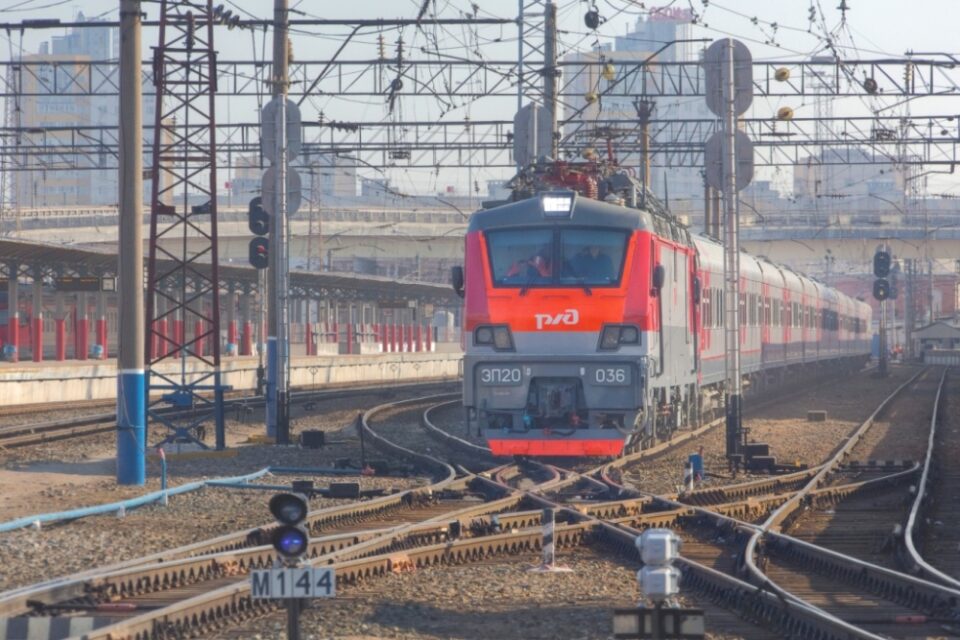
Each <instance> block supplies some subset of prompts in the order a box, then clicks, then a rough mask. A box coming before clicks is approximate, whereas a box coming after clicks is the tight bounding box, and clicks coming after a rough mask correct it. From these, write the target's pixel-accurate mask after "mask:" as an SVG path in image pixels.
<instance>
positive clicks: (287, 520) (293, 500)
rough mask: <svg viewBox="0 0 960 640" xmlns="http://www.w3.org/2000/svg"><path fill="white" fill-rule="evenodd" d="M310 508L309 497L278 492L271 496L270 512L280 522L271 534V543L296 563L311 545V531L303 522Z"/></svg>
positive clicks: (278, 552) (289, 560)
mask: <svg viewBox="0 0 960 640" xmlns="http://www.w3.org/2000/svg"><path fill="white" fill-rule="evenodd" d="M308 510H309V505H308V504H307V499H306V498H305V497H303V496H300V495H297V494H295V493H278V494H276V495H275V496H273V497H272V498H270V513H272V514H273V517H274V518H276V519H277V522H278V523H279V526H278V527H277V528H276V529H274V530H273V533H271V534H270V544H272V545H273V548H274V549H276V551H277V554H278V555H279V556H280V557H281V558H283V559H284V560H285V561H288V562H292V563H295V562H296V561H297V560H299V559H300V558H301V557H303V555H304V554H306V553H307V549H308V548H309V547H310V532H309V531H307V528H306V527H305V526H303V524H302V522H303V521H304V520H306V518H307V511H308Z"/></svg>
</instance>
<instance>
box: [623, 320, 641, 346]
mask: <svg viewBox="0 0 960 640" xmlns="http://www.w3.org/2000/svg"><path fill="white" fill-rule="evenodd" d="M639 342H640V331H639V330H638V329H637V328H636V327H634V326H631V325H626V326H624V327H620V344H637V343H639Z"/></svg>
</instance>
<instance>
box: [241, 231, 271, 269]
mask: <svg viewBox="0 0 960 640" xmlns="http://www.w3.org/2000/svg"><path fill="white" fill-rule="evenodd" d="M269 256H270V247H269V243H268V242H267V239H266V238H261V237H256V238H254V239H253V240H251V241H250V252H249V254H248V256H247V259H248V260H249V261H250V264H251V265H253V268H254V269H266V268H267V265H268V264H269V261H270V257H269Z"/></svg>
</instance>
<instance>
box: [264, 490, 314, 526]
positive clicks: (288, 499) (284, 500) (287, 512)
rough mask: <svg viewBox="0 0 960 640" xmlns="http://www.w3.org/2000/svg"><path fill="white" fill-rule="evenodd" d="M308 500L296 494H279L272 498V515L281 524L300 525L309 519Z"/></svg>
mask: <svg viewBox="0 0 960 640" xmlns="http://www.w3.org/2000/svg"><path fill="white" fill-rule="evenodd" d="M308 510H309V507H308V506H307V500H306V498H304V497H303V496H298V495H296V494H294V493H278V494H277V495H275V496H273V497H272V498H270V513H272V514H273V517H274V518H276V519H277V521H279V522H280V523H281V524H300V523H301V522H303V521H304V520H305V519H306V518H307V511H308Z"/></svg>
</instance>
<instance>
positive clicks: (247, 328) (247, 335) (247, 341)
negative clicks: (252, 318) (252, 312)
mask: <svg viewBox="0 0 960 640" xmlns="http://www.w3.org/2000/svg"><path fill="white" fill-rule="evenodd" d="M240 355H242V356H252V355H253V323H252V322H244V323H243V340H242V341H241V343H240Z"/></svg>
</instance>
